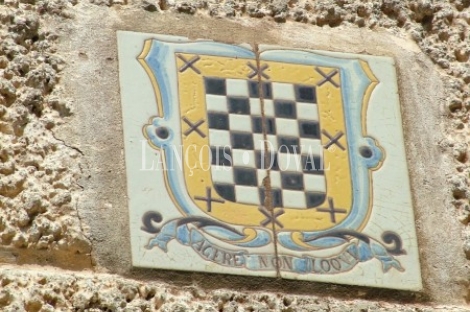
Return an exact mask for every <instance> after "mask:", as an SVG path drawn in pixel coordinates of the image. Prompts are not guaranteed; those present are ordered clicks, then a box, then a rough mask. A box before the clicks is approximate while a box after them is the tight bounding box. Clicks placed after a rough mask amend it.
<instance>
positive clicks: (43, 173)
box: [0, 0, 470, 311]
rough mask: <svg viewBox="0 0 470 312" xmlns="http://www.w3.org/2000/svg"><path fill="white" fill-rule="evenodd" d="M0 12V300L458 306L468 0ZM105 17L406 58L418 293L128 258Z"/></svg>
mask: <svg viewBox="0 0 470 312" xmlns="http://www.w3.org/2000/svg"><path fill="white" fill-rule="evenodd" d="M0 24H1V26H0V38H1V39H0V40H1V41H0V134H1V135H0V144H1V145H0V160H1V163H0V242H1V246H2V247H1V249H0V262H1V263H3V268H1V269H0V281H1V283H0V285H1V287H0V310H2V311H23V310H26V311H55V310H58V311H69V310H78V311H80V310H86V309H89V311H102V310H105V311H106V310H107V311H121V310H122V311H152V310H153V309H158V308H161V310H162V311H192V310H203V311H205V310H207V311H211V310H213V311H237V309H238V311H270V310H272V311H397V310H400V311H431V310H436V311H437V310H439V309H441V310H442V311H464V310H465V308H464V307H463V306H462V307H457V306H456V307H449V306H446V307H439V306H436V304H454V305H464V304H465V303H466V301H467V300H468V297H467V296H468V285H469V282H470V280H469V274H468V273H469V271H468V261H467V259H466V257H468V258H470V231H469V228H468V222H469V221H470V206H469V203H468V199H469V198H470V189H469V187H468V178H469V176H470V173H469V168H468V156H467V151H468V146H467V137H468V134H467V133H468V131H469V130H468V126H467V124H468V112H467V110H468V109H469V108H470V94H469V85H468V84H469V83H470V62H469V57H470V45H469V42H470V31H469V24H470V2H469V1H466V0H461V1H436V2H431V1H398V0H396V1H393V0H383V1H370V2H365V1H353V0H336V1H329V0H326V1H284V0H280V1H260V2H255V1H251V2H250V1H247V2H243V1H239V2H237V1H224V2H218V1H166V0H161V1H159V2H155V1H149V0H143V1H140V0H135V1H129V2H127V1H125V0H118V1H113V0H92V1H90V2H89V1H86V0H84V1H77V0H72V1H65V0H43V1H35V0H21V1H18V0H0ZM116 30H133V31H143V32H150V33H165V34H177V35H184V36H188V37H190V38H199V37H204V38H210V39H217V40H219V41H224V42H235V43H240V42H253V41H255V40H256V41H261V42H266V43H275V44H281V45H284V46H292V47H308V48H318V49H320V48H321V49H328V50H333V51H343V52H355V53H371V54H377V55H389V56H394V57H397V56H401V58H400V62H401V63H400V64H401V66H402V68H405V67H409V70H408V71H406V70H404V72H403V73H401V74H400V78H401V80H402V81H400V83H401V86H405V88H406V89H407V90H408V89H409V91H406V92H408V93H407V94H415V98H412V99H409V98H405V99H404V98H402V105H403V111H404V117H405V118H404V121H405V124H404V129H405V134H406V140H407V157H408V162H409V165H410V168H411V169H410V171H411V181H412V187H413V193H414V203H415V206H416V210H417V211H416V214H417V228H418V235H419V244H420V249H421V262H422V266H423V279H424V284H425V289H424V291H423V292H422V293H408V292H398V291H390V290H379V289H369V288H360V287H346V286H335V285H325V284H318V283H305V282H294V281H284V280H270V279H263V278H246V277H229V276H219V275H204V274H195V273H181V272H169V271H168V272H167V271H155V270H144V269H133V268H132V267H131V263H130V245H129V238H128V237H129V229H128V228H129V224H128V221H127V214H128V211H127V205H126V201H127V195H126V194H125V176H124V157H123V144H122V138H121V137H122V126H121V115H120V96H119V88H118V68H117V51H116V35H115V32H116ZM387 45H388V46H389V47H387ZM412 61H413V62H412ZM412 72H414V73H412ZM423 90H433V91H432V92H430V93H425V92H424V91H423ZM113 274H116V275H113ZM254 290H257V291H254ZM126 309H127V310H126Z"/></svg>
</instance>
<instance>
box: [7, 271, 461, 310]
mask: <svg viewBox="0 0 470 312" xmlns="http://www.w3.org/2000/svg"><path fill="white" fill-rule="evenodd" d="M37 269H38V268H35V267H31V268H29V269H28V270H25V269H21V270H18V269H16V270H13V271H12V270H11V269H7V268H4V269H1V270H0V285H2V287H1V289H0V310H1V311H5V312H10V311H11V312H22V311H28V312H30V311H41V312H45V311H89V312H98V311H116V312H118V311H122V312H131V311H132V312H150V311H162V312H185V311H188V312H189V311H207V312H219V311H222V312H232V311H239V312H245V311H246V312H248V311H251V312H268V311H282V312H307V311H308V312H329V311H335V312H343V311H344V312H346V311H349V312H363V311H368V312H388V311H389V312H392V311H393V312H398V311H400V312H415V311H420V312H431V311H443V312H444V311H445V312H463V311H470V309H469V308H465V307H463V306H450V305H424V304H401V303H398V302H388V303H387V302H372V301H368V300H365V299H347V300H338V299H335V298H334V297H332V296H328V297H317V296H312V295H309V296H305V295H304V296H301V295H289V294H281V293H272V292H264V291H252V290H247V291H238V290H233V289H228V288H225V289H213V290H207V291H204V290H201V289H200V288H199V287H198V286H197V285H192V286H187V287H175V286H172V285H169V284H166V283H155V282H142V281H135V280H130V279H124V278H121V277H118V276H115V275H108V274H88V273H72V272H66V271H59V270H57V269H51V270H46V271H44V270H43V272H41V273H38V272H37Z"/></svg>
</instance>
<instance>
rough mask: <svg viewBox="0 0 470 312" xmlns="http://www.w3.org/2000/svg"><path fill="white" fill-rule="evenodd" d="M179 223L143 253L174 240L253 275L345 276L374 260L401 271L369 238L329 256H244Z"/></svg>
mask: <svg viewBox="0 0 470 312" xmlns="http://www.w3.org/2000/svg"><path fill="white" fill-rule="evenodd" d="M178 223H179V220H178V219H176V220H171V221H169V222H167V223H166V224H164V225H163V226H162V228H161V230H160V232H159V233H158V234H157V235H156V236H155V237H154V238H152V239H151V240H150V241H149V243H148V245H147V247H146V248H147V249H151V248H153V247H155V246H157V247H158V248H160V249H161V250H163V251H165V252H167V251H168V248H167V246H168V243H169V242H170V241H171V240H173V239H176V240H177V241H178V242H179V243H180V244H182V245H185V246H188V247H191V248H192V249H193V250H194V251H195V252H196V253H197V254H198V255H199V256H200V257H201V258H203V259H205V260H207V261H211V262H214V263H217V264H219V265H222V266H228V267H234V268H246V269H249V270H253V271H263V270H274V269H277V268H279V269H280V270H281V271H287V272H295V273H299V274H338V273H343V272H348V271H350V270H351V269H353V268H354V267H355V266H356V265H357V264H358V263H361V262H367V261H370V260H372V259H377V260H379V261H380V263H381V264H382V270H383V271H384V272H387V271H389V270H390V269H391V268H392V267H393V268H395V269H397V270H398V271H401V272H402V271H404V269H403V267H402V266H401V264H400V262H399V261H398V260H397V259H396V258H395V257H394V256H393V255H392V254H391V253H390V251H388V250H387V247H385V246H384V245H383V244H382V243H380V242H378V241H376V240H374V239H371V238H369V239H368V242H366V241H363V240H361V239H352V240H350V241H347V242H345V243H344V244H343V246H344V247H343V249H342V250H341V251H340V252H339V253H336V254H333V255H330V256H322V257H314V256H306V255H304V256H302V257H296V256H291V255H287V254H286V255H282V254H281V255H278V256H277V257H276V256H275V255H273V254H263V253H248V252H247V251H246V250H235V249H230V250H229V249H227V248H224V247H222V246H220V245H218V244H215V243H213V242H211V241H209V240H208V239H207V238H206V237H205V236H204V234H203V233H202V231H201V230H198V229H195V228H190V227H189V226H188V224H184V225H179V224H178Z"/></svg>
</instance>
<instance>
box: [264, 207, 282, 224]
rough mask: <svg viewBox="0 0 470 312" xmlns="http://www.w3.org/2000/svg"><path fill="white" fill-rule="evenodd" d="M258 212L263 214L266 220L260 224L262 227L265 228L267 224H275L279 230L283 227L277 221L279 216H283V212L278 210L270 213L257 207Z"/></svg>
mask: <svg viewBox="0 0 470 312" xmlns="http://www.w3.org/2000/svg"><path fill="white" fill-rule="evenodd" d="M258 210H259V211H260V212H261V213H262V214H264V216H265V217H266V219H264V220H263V221H261V222H260V224H261V225H262V226H267V225H268V224H269V223H273V224H277V225H278V226H279V227H280V228H281V229H282V228H283V227H284V226H283V225H282V223H281V222H279V220H278V219H277V218H278V217H279V216H281V215H283V214H284V210H282V209H279V210H278V211H276V212H274V213H271V211H269V210H267V209H266V208H264V207H259V208H258Z"/></svg>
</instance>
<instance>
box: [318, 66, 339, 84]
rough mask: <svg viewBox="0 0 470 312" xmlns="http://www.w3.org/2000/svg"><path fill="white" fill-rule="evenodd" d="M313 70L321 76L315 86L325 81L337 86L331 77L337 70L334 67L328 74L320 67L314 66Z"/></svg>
mask: <svg viewBox="0 0 470 312" xmlns="http://www.w3.org/2000/svg"><path fill="white" fill-rule="evenodd" d="M315 70H316V71H317V72H318V73H319V74H320V75H322V76H323V78H324V79H323V80H322V81H320V82H319V83H317V86H321V85H322V84H324V83H326V82H330V83H331V84H332V85H334V86H335V87H336V88H338V87H339V85H338V84H337V83H336V82H335V81H333V79H332V78H333V77H334V76H335V75H336V74H337V73H338V71H337V70H336V69H334V70H332V71H331V72H330V73H328V74H325V73H324V72H323V71H322V70H321V69H320V68H318V67H315Z"/></svg>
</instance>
